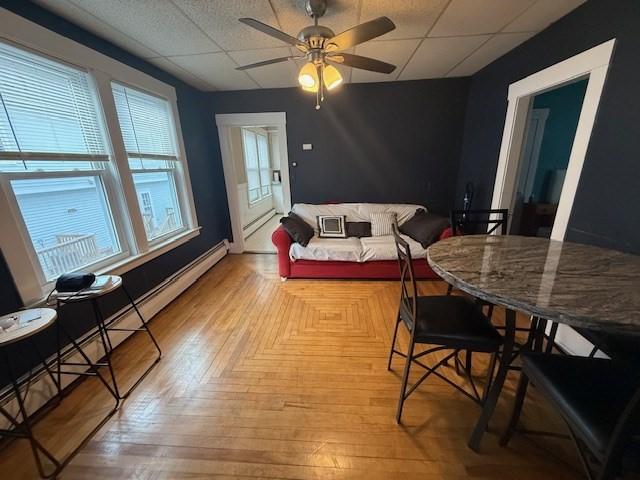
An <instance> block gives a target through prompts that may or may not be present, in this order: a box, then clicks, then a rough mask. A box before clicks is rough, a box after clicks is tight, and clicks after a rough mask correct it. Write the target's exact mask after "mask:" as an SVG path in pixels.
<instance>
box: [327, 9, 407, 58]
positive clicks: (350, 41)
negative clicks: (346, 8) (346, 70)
mask: <svg viewBox="0 0 640 480" xmlns="http://www.w3.org/2000/svg"><path fill="white" fill-rule="evenodd" d="M395 28H396V26H395V25H394V23H393V22H392V21H391V20H389V19H388V18H387V17H378V18H376V19H375V20H371V21H369V22H365V23H361V24H360V25H356V26H355V27H353V28H350V29H349V30H345V31H344V32H342V33H339V34H338V35H336V36H335V37H333V38H330V39H329V40H327V42H326V44H325V49H326V50H327V51H328V52H339V51H341V50H346V49H347V48H351V47H353V46H355V45H358V44H360V43H364V42H366V41H368V40H371V39H373V38H376V37H379V36H380V35H384V34H385V33H387V32H390V31H391V30H394V29H395Z"/></svg>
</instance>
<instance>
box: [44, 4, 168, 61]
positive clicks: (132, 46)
mask: <svg viewBox="0 0 640 480" xmlns="http://www.w3.org/2000/svg"><path fill="white" fill-rule="evenodd" d="M35 1H36V3H38V4H39V5H41V6H42V7H44V8H46V9H47V10H50V11H52V12H54V13H57V14H58V15H60V16H62V17H64V18H66V19H68V20H70V21H72V22H73V23H75V24H76V25H79V26H80V27H82V28H84V29H86V30H88V31H90V32H91V33H94V34H96V35H98V36H100V37H102V38H106V39H107V40H109V41H111V42H113V43H114V44H116V45H118V46H119V47H122V48H124V49H125V50H127V51H129V52H131V53H133V54H134V55H137V56H139V57H142V58H150V57H157V56H158V55H159V53H158V52H156V51H154V50H153V49H151V48H148V47H146V46H145V45H142V44H141V43H140V42H138V41H137V40H135V39H133V38H131V37H129V36H127V35H125V34H123V33H122V32H121V31H118V30H116V29H115V28H113V27H112V26H111V25H109V24H108V23H106V22H105V21H104V20H102V19H100V18H98V17H96V16H94V15H92V14H90V13H89V12H87V11H86V10H83V9H82V8H79V7H78V6H76V5H74V4H73V3H71V2H70V1H68V0H35Z"/></svg>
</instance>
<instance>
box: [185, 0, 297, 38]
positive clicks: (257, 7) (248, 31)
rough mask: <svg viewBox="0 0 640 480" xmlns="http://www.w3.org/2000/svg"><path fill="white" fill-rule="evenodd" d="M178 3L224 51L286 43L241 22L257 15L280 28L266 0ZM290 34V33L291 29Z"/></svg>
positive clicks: (265, 21) (219, 0) (262, 20)
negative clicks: (245, 18) (242, 19)
mask: <svg viewBox="0 0 640 480" xmlns="http://www.w3.org/2000/svg"><path fill="white" fill-rule="evenodd" d="M174 2H175V4H176V5H177V6H178V7H179V8H180V9H181V10H182V11H183V12H184V13H185V15H187V16H188V17H189V18H190V19H191V20H193V22H195V23H196V24H197V25H198V26H199V27H200V28H201V29H202V30H203V31H204V32H206V34H207V35H208V36H209V37H211V38H212V39H214V40H215V42H216V43H217V44H218V45H219V46H220V48H222V49H223V50H248V49H254V48H269V47H281V46H284V45H285V43H284V42H282V41H280V40H276V39H275V38H273V37H270V36H269V35H267V34H265V33H262V32H259V31H258V30H256V29H254V28H252V27H249V26H248V25H245V24H243V23H240V21H239V19H240V18H244V17H249V18H255V19H256V20H258V21H260V22H262V23H266V24H267V25H270V26H272V27H274V28H277V29H280V27H279V25H278V19H277V18H276V16H275V15H274V13H273V10H272V9H271V6H270V5H269V2H268V1H266V0H242V1H236V0H207V1H203V0H174ZM287 33H289V32H287Z"/></svg>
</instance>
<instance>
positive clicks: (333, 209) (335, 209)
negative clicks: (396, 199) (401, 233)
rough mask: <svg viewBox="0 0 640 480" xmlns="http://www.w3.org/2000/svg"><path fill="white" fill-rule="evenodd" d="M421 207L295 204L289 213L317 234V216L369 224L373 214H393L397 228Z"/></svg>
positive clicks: (382, 204)
mask: <svg viewBox="0 0 640 480" xmlns="http://www.w3.org/2000/svg"><path fill="white" fill-rule="evenodd" d="M418 208H424V209H425V210H426V207H423V206H422V205H411V204H401V203H333V204H326V205H314V204H310V203H296V204H295V205H294V206H293V207H292V208H291V211H292V212H293V213H295V214H296V215H298V216H299V217H300V218H302V219H303V220H304V221H305V222H307V223H308V224H309V225H311V226H312V227H313V229H314V230H315V232H316V234H317V233H318V222H317V220H316V217H317V216H318V215H345V216H346V217H347V222H370V221H371V213H373V212H394V213H395V214H396V216H397V220H398V226H400V225H402V224H403V223H404V222H406V221H407V220H409V219H410V218H411V217H413V215H414V214H415V213H416V210H417V209H418Z"/></svg>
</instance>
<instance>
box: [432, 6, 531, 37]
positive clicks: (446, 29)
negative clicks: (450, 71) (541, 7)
mask: <svg viewBox="0 0 640 480" xmlns="http://www.w3.org/2000/svg"><path fill="white" fill-rule="evenodd" d="M533 2H535V0H452V2H451V3H450V4H449V6H448V7H447V9H446V10H445V11H444V13H443V14H442V16H441V17H440V19H439V20H438V22H437V23H436V25H435V26H434V27H433V29H432V30H431V32H430V33H429V36H430V37H455V36H457V35H480V34H485V33H496V32H499V31H500V30H501V29H502V28H503V27H504V26H505V25H507V24H508V23H509V22H511V21H512V20H513V19H514V18H516V17H517V16H518V15H519V14H520V13H522V12H524V11H525V10H526V9H527V8H528V7H529V6H531V5H532V4H533Z"/></svg>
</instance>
